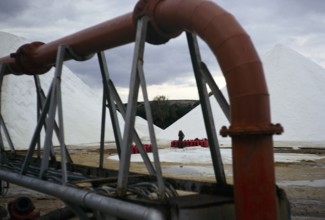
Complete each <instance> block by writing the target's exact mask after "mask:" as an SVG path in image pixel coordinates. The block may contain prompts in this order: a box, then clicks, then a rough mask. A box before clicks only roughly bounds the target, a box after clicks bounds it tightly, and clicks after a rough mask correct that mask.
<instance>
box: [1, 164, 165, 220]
mask: <svg viewBox="0 0 325 220" xmlns="http://www.w3.org/2000/svg"><path fill="white" fill-rule="evenodd" d="M0 179H1V180H4V181H7V182H10V183H14V184H16V185H19V186H23V187H26V188H29V189H32V190H35V191H38V192H41V193H44V194H47V195H51V196H54V197H57V198H60V199H61V200H63V201H67V202H70V203H73V204H77V205H80V206H84V207H88V208H91V209H93V210H99V211H101V212H103V213H107V214H110V215H113V216H116V217H119V218H123V219H134V220H137V219H139V220H140V219H141V220H152V219H155V220H164V219H165V217H164V215H163V214H162V213H161V212H160V211H158V210H156V209H153V208H148V207H144V206H140V205H137V204H134V203H129V202H126V201H123V200H119V199H114V198H110V197H106V196H102V195H99V194H96V193H94V192H90V191H85V190H81V189H77V188H72V187H68V186H63V185H58V184H55V183H51V182H47V181H42V180H39V179H35V178H32V177H28V176H23V175H20V174H17V173H12V172H9V171H5V170H0Z"/></svg>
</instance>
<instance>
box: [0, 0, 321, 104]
mask: <svg viewBox="0 0 325 220" xmlns="http://www.w3.org/2000/svg"><path fill="white" fill-rule="evenodd" d="M213 1H214V2H216V3H217V4H219V5H220V6H221V7H223V8H224V9H226V10H227V11H229V12H230V13H231V14H233V15H234V16H235V17H236V19H237V20H238V21H239V23H240V24H241V25H242V26H243V27H244V29H245V30H246V31H247V33H248V34H249V35H250V37H251V38H252V40H253V43H254V45H255V47H256V49H257V51H258V53H259V54H260V56H263V54H265V53H266V52H267V51H269V50H271V49H272V48H273V47H274V46H275V45H276V44H279V43H280V44H283V45H285V46H287V47H289V48H291V49H293V50H295V51H297V52H299V53H301V54H302V55H304V56H306V57H308V58H309V59H311V60H313V61H314V62H316V63H318V64H319V65H321V66H322V67H324V68H325V1H324V0H271V1H270V0H241V1H235V0H213ZM135 3H136V1H131V0H123V1H121V0H109V1H107V0H65V1H59V0H28V1H25V0H1V1H0V31H4V32H9V33H12V34H15V35H18V36H21V37H24V38H26V39H28V40H29V41H43V42H45V43H46V42H51V41H53V40H56V39H58V38H61V37H64V36H66V35H69V34H71V33H74V32H77V31H80V30H82V29H85V28H87V27H89V26H92V25H95V24H98V23H101V22H103V21H106V20H110V19H112V18H115V17H117V16H119V15H122V14H125V13H128V12H131V11H132V10H133V7H134V5H135ZM133 46H134V45H133V44H129V45H126V46H122V47H119V48H116V49H111V50H109V51H107V52H106V58H107V61H108V68H109V72H110V75H111V77H112V79H113V81H114V83H115V85H116V86H118V87H119V91H120V93H121V95H122V96H123V94H126V93H127V89H126V88H128V85H129V78H130V72H131V62H132V54H133ZM201 54H202V57H203V59H204V61H205V62H206V63H207V64H208V66H209V69H210V71H211V72H212V73H213V75H214V76H215V77H216V78H218V79H219V77H221V73H220V71H219V70H218V64H217V63H216V61H215V60H214V58H212V56H211V54H210V52H209V50H208V48H206V47H205V45H204V44H202V46H201ZM67 65H68V66H69V67H70V68H71V69H72V70H73V71H74V72H75V73H77V74H78V75H79V76H80V77H81V78H82V79H84V80H85V81H86V82H87V83H88V84H89V85H91V86H92V87H96V88H99V85H101V81H100V77H99V72H98V65H97V60H96V59H91V60H89V61H87V62H84V63H77V62H72V61H69V62H68V63H67ZM145 74H146V80H147V83H148V84H149V85H150V87H149V88H150V91H149V96H150V97H154V96H156V95H166V96H167V98H169V99H176V98H185V99H186V98H197V95H196V93H197V92H196V89H195V81H194V79H193V73H192V69H191V63H190V62H189V55H188V49H187V44H186V39H185V36H184V35H182V36H181V37H179V38H177V39H173V40H171V41H170V42H169V43H167V44H165V45H162V46H152V45H148V44H147V45H146V50H145Z"/></svg>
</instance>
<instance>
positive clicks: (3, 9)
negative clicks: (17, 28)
mask: <svg viewBox="0 0 325 220" xmlns="http://www.w3.org/2000/svg"><path fill="white" fill-rule="evenodd" d="M28 6H29V1H20V0H2V1H0V19H1V21H5V20H7V19H8V18H10V17H13V16H17V15H18V16H19V14H20V13H22V12H23V11H25V10H27V9H28Z"/></svg>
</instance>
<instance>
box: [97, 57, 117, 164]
mask: <svg viewBox="0 0 325 220" xmlns="http://www.w3.org/2000/svg"><path fill="white" fill-rule="evenodd" d="M97 56H98V61H99V67H100V70H101V75H102V80H103V107H102V131H101V150H100V152H101V154H100V163H99V164H100V165H99V166H100V167H103V151H104V139H105V117H106V103H107V105H108V109H109V112H110V116H111V122H112V127H113V132H114V137H115V142H116V147H117V152H118V155H119V157H121V142H122V135H121V129H120V126H119V122H118V118H117V114H116V107H115V104H114V101H113V100H114V99H113V97H112V93H111V91H110V88H109V86H108V81H109V80H110V76H109V72H108V68H107V63H106V59H105V53H104V52H103V51H101V52H99V53H97Z"/></svg>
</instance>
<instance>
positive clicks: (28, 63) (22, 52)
mask: <svg viewBox="0 0 325 220" xmlns="http://www.w3.org/2000/svg"><path fill="white" fill-rule="evenodd" d="M43 44H44V43H43V42H39V41H36V42H32V43H29V44H24V45H22V46H21V47H19V48H18V50H17V51H16V53H12V54H10V57H12V58H14V59H15V60H16V63H17V65H18V66H19V69H20V70H21V74H28V75H35V74H43V73H46V72H48V71H49V70H50V69H51V66H39V64H37V65H36V62H35V59H34V55H35V54H36V50H37V49H38V48H39V47H40V46H42V45H43ZM17 74H20V73H17Z"/></svg>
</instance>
